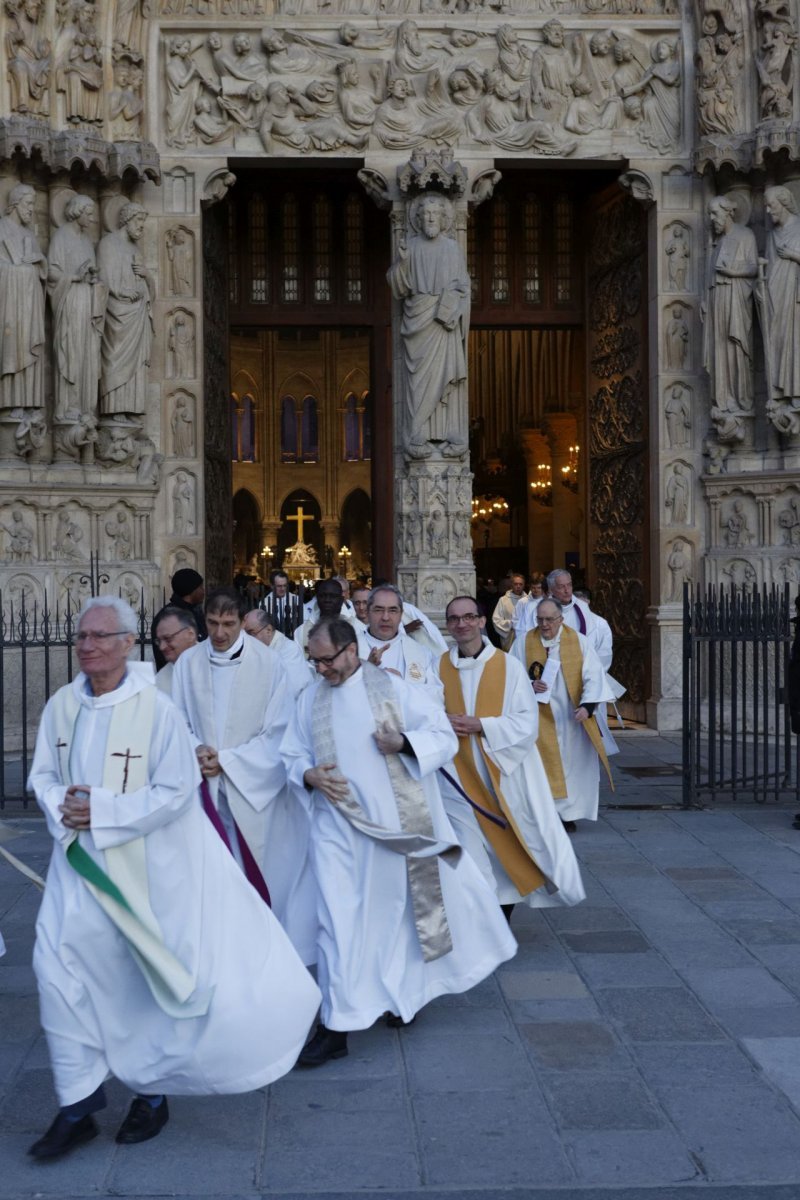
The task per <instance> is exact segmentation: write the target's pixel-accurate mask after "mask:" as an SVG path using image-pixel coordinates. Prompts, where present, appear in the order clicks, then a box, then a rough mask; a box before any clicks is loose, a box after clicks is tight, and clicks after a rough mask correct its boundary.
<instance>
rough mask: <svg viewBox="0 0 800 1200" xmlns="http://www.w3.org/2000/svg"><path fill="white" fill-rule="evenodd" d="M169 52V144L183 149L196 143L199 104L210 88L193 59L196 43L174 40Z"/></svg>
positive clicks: (171, 40)
mask: <svg viewBox="0 0 800 1200" xmlns="http://www.w3.org/2000/svg"><path fill="white" fill-rule="evenodd" d="M167 52H168V58H167V66H166V82H167V106H166V113H165V122H164V123H165V128H166V132H165V141H166V143H167V145H168V146H174V147H175V148H176V149H178V150H182V149H183V148H184V147H185V146H186V145H187V143H188V142H191V141H193V140H194V117H195V104H196V101H197V98H198V96H199V95H200V92H201V90H202V88H203V86H204V84H206V86H210V85H209V84H208V82H207V81H206V80H205V79H204V76H203V74H202V73H201V71H200V68H199V67H198V66H197V63H196V62H195V61H194V59H193V58H192V57H191V56H192V43H191V42H190V41H189V39H188V38H185V37H173V38H170V40H169V44H168V48H167ZM215 90H217V89H215Z"/></svg>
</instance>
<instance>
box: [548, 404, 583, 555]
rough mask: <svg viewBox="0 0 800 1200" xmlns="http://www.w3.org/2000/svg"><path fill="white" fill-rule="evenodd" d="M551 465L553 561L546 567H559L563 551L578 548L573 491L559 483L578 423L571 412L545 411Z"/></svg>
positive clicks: (575, 502) (576, 436)
mask: <svg viewBox="0 0 800 1200" xmlns="http://www.w3.org/2000/svg"><path fill="white" fill-rule="evenodd" d="M545 430H546V432H547V440H548V443H549V446H550V457H551V462H552V468H553V510H552V511H553V561H552V563H551V564H550V566H549V567H548V568H547V570H548V571H549V570H550V569H551V568H553V567H563V566H564V565H565V564H566V552H567V551H568V550H572V551H575V550H577V549H578V545H579V542H578V539H577V537H576V535H575V531H576V530H577V527H578V497H577V494H576V493H575V492H573V491H571V490H570V489H569V488H566V487H564V486H563V484H562V479H563V478H564V476H563V472H562V467H566V466H568V464H569V462H570V453H569V448H570V446H574V445H575V443H576V441H577V440H578V424H577V421H576V419H575V417H574V416H573V414H572V413H548V414H547V419H546V421H545Z"/></svg>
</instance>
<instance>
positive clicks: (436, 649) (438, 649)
mask: <svg viewBox="0 0 800 1200" xmlns="http://www.w3.org/2000/svg"><path fill="white" fill-rule="evenodd" d="M411 621H422V628H421V629H416V630H415V631H414V632H413V633H409V634H408V635H407V636H408V637H410V638H413V640H414V641H415V642H419V644H420V645H421V646H427V648H428V649H429V650H431V651H432V652H433V653H434V654H436V655H439V654H444V652H445V650H446V649H447V642H446V641H445V640H444V638H443V637H442V631H441V630H440V629H439V628H438V626H436V625H434V623H433V621H432V620H431V619H430V617H429V616H428V614H427V613H424V612H423V611H422V609H421V608H417V606H416V605H415V604H409V603H408V601H407V600H405V601H404V602H403V624H404V625H408V624H410V623H411Z"/></svg>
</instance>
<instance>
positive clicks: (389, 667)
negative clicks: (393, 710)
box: [365, 583, 441, 697]
mask: <svg viewBox="0 0 800 1200" xmlns="http://www.w3.org/2000/svg"><path fill="white" fill-rule="evenodd" d="M365 640H366V644H367V661H368V662H371V663H372V665H373V666H375V667H381V668H382V669H383V670H385V671H393V672H394V673H395V675H399V676H400V678H401V679H405V681H406V682H407V683H416V684H423V685H424V686H426V687H427V688H428V689H429V690H430V692H431V694H432V695H433V696H436V697H439V696H440V695H441V688H440V685H439V677H438V674H437V671H436V658H435V657H434V655H433V653H432V651H430V650H429V649H428V647H427V646H423V645H421V644H420V643H419V642H417V641H415V640H414V638H412V637H410V636H409V635H408V634H407V633H406V631H405V629H404V628H403V597H402V595H401V593H400V591H399V590H398V589H397V588H396V587H395V586H394V585H393V584H391V583H386V584H381V585H380V586H379V587H375V588H373V589H372V591H371V592H370V595H369V600H368V601H367V632H366V635H365Z"/></svg>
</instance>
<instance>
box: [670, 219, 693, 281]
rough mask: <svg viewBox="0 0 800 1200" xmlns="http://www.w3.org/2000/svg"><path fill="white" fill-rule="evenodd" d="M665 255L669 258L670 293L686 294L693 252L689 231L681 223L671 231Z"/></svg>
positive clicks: (677, 223) (675, 225)
mask: <svg viewBox="0 0 800 1200" xmlns="http://www.w3.org/2000/svg"><path fill="white" fill-rule="evenodd" d="M664 253H665V254H666V256H667V277H668V279H669V286H670V291H673V292H685V291H686V275H687V272H688V269H689V258H690V257H691V251H690V249H689V238H688V230H687V229H686V227H685V226H684V225H681V224H680V222H676V223H675V224H674V225H673V226H672V228H671V229H670V230H669V237H668V238H667V243H666V245H665V247H664Z"/></svg>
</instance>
